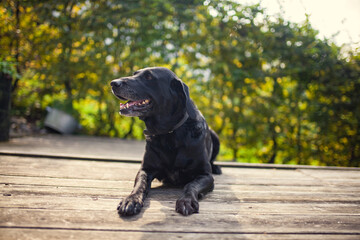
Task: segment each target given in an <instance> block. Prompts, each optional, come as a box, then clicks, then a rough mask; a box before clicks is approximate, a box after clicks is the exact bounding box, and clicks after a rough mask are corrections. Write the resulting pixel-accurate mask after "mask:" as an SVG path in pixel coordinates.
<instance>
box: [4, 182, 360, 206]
mask: <svg viewBox="0 0 360 240" xmlns="http://www.w3.org/2000/svg"><path fill="white" fill-rule="evenodd" d="M131 190H132V188H113V189H108V188H106V189H101V188H76V187H47V186H22V185H20V186H14V185H10V186H4V187H3V188H1V189H0V194H2V195H3V196H12V197H25V196H45V195H48V196H71V197H98V198H99V197H103V198H115V199H116V198H119V197H124V196H127V195H128V194H129V193H130V192H131ZM151 193H152V194H153V196H154V197H155V196H156V198H157V200H166V199H174V200H175V199H177V198H178V197H179V196H180V195H181V193H182V190H181V189H179V188H166V189H158V190H157V191H155V190H154V189H153V190H152V191H151ZM206 197H207V200H208V201H214V202H219V201H224V202H228V201H231V202H292V203H295V202H296V203H301V202H304V203H309V202H312V203H315V202H339V203H341V202H349V203H360V193H359V192H354V193H347V194H346V196H344V195H343V194H341V193H331V192H318V193H316V194H314V193H309V192H282V191H263V192H259V191H238V192H235V191H232V190H231V189H229V190H228V191H223V190H217V189H215V190H214V191H213V192H212V193H210V194H208V195H207V196H206Z"/></svg>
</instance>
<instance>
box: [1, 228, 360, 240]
mask: <svg viewBox="0 0 360 240" xmlns="http://www.w3.org/2000/svg"><path fill="white" fill-rule="evenodd" d="M0 239H3V240H17V239H22V240H33V239H45V240H48V239H53V240H64V239H76V240H82V239H84V240H92V239H94V240H98V239H106V240H113V239H114V240H115V239H116V240H141V239H142V240H148V239H167V240H178V239H184V240H199V239H207V240H225V239H227V240H229V239H234V240H240V239H241V240H244V239H249V240H250V239H253V240H260V239H262V240H263V239H268V240H309V239H311V240H323V239H326V240H358V239H359V236H358V235H345V234H342V235H334V234H316V235H312V234H301V235H297V234H271V233H261V234H256V233H255V234H254V233H238V234H227V233H210V234H209V233H177V232H165V233H164V232H133V231H106V230H68V229H65V230H64V229H27V228H24V229H12V228H7V229H0Z"/></svg>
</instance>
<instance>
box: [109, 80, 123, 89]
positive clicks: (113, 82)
mask: <svg viewBox="0 0 360 240" xmlns="http://www.w3.org/2000/svg"><path fill="white" fill-rule="evenodd" d="M110 85H111V86H112V87H120V85H121V81H120V80H112V81H111V83H110Z"/></svg>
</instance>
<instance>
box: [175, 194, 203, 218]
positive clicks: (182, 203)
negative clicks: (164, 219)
mask: <svg viewBox="0 0 360 240" xmlns="http://www.w3.org/2000/svg"><path fill="white" fill-rule="evenodd" d="M176 212H178V213H181V214H182V215H184V216H187V215H191V214H193V213H198V212H199V202H198V201H197V200H196V199H195V198H192V197H181V198H179V199H178V200H177V201H176Z"/></svg>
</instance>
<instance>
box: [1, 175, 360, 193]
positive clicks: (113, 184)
mask: <svg viewBox="0 0 360 240" xmlns="http://www.w3.org/2000/svg"><path fill="white" fill-rule="evenodd" d="M131 177H132V176H131ZM131 177H129V178H131ZM219 178H221V176H216V177H215V179H216V180H215V191H217V190H221V191H227V192H228V191H233V192H244V191H250V192H264V191H265V192H268V191H271V192H306V193H314V194H316V193H318V192H320V193H338V194H347V193H355V192H359V188H358V187H354V186H351V185H350V186H336V185H334V186H331V187H329V186H328V185H319V186H318V185H314V186H304V185H296V186H288V185H270V184H269V185H266V184H259V185H253V184H250V183H251V182H246V181H244V183H243V185H239V184H236V185H235V184H222V183H220V180H219ZM0 184H3V185H4V186H10V185H32V186H48V187H51V186H55V187H85V188H100V189H107V188H109V189H123V190H124V191H125V190H126V189H128V191H131V189H132V187H133V185H134V181H133V180H121V181H118V180H101V179H100V180H96V179H71V178H66V179H64V178H53V177H41V176H40V177H29V176H8V175H0ZM161 186H162V183H161V182H159V181H156V180H154V181H153V184H152V187H153V188H157V187H161ZM269 187H271V188H269Z"/></svg>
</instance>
